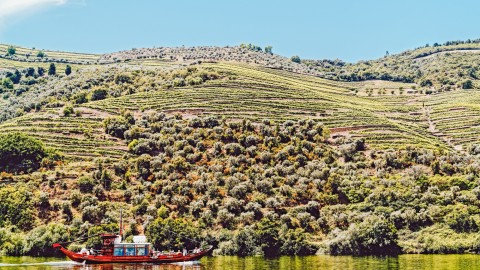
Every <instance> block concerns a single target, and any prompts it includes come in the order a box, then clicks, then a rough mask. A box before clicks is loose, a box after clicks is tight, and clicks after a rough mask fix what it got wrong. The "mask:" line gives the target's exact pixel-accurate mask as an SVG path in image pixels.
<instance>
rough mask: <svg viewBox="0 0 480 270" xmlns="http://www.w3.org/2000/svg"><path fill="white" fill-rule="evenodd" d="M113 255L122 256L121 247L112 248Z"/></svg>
mask: <svg viewBox="0 0 480 270" xmlns="http://www.w3.org/2000/svg"><path fill="white" fill-rule="evenodd" d="M113 256H123V247H115V248H114V249H113Z"/></svg>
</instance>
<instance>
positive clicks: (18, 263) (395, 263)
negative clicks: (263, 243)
mask: <svg viewBox="0 0 480 270" xmlns="http://www.w3.org/2000/svg"><path fill="white" fill-rule="evenodd" d="M7 269H42V270H43V269H45V270H47V269H48V270H61V269H79V270H80V269H85V270H90V269H91V270H114V269H152V270H183V269H185V270H188V269H195V270H203V269H233V270H235V269H252V270H253V269H255V270H256V269H285V270H286V269H342V270H344V269H372V270H373V269H375V270H377V269H411V270H420V269H445V270H447V269H448V270H460V269H462V270H464V269H480V255H400V256H398V257H351V256H338V257H334V256H305V257H280V258H276V259H265V258H261V257H248V258H239V257H227V256H220V257H207V258H203V259H202V260H201V261H199V262H189V263H179V264H168V265H145V264H133V265H132V264H111V265H86V266H84V265H82V264H77V263H74V262H72V261H68V260H63V259H59V258H33V257H0V270H7Z"/></svg>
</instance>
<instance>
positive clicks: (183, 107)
mask: <svg viewBox="0 0 480 270" xmlns="http://www.w3.org/2000/svg"><path fill="white" fill-rule="evenodd" d="M205 66H206V67H209V68H213V69H215V70H218V71H219V72H224V73H229V74H231V76H230V79H225V80H221V81H213V82H210V83H208V84H206V85H203V86H200V87H187V88H181V89H174V90H165V91H154V92H145V93H139V94H134V95H129V96H124V97H120V98H115V99H106V100H102V101H96V102H92V103H88V104H86V106H87V107H90V108H93V109H98V110H102V111H106V112H109V113H113V114H115V113H119V112H120V111H121V110H122V109H128V110H132V111H145V110H159V111H164V112H168V113H171V114H175V113H181V114H183V115H184V117H190V116H192V115H218V116H225V117H227V118H237V119H238V118H243V117H245V118H249V119H252V120H255V121H260V120H262V119H265V118H268V119H273V120H282V121H283V120H287V119H301V118H310V119H316V120H318V121H320V122H322V123H324V124H325V125H326V126H328V127H329V128H330V129H331V131H332V135H333V136H337V135H348V134H351V135H352V136H354V137H364V138H366V140H367V142H368V143H369V144H370V145H371V147H374V148H382V149H384V148H392V147H395V148H396V147H399V146H404V145H407V144H408V145H419V146H423V147H427V148H433V147H442V148H448V147H449V146H448V144H447V143H446V142H444V141H443V140H442V139H440V138H438V137H437V136H434V135H433V134H432V133H431V132H429V131H428V122H427V119H426V118H425V116H424V115H422V114H421V113H420V112H421V104H419V103H415V104H413V105H412V104H410V103H411V99H412V97H411V96H391V97H390V96H389V97H388V98H386V97H378V96H375V97H362V96H355V95H354V92H353V91H352V89H353V90H354V89H356V88H357V87H358V85H357V84H346V83H336V82H333V81H328V80H324V79H320V78H315V77H311V76H303V75H298V74H294V73H289V72H285V71H278V70H272V69H265V68H260V67H252V66H246V65H237V64H206V65H205Z"/></svg>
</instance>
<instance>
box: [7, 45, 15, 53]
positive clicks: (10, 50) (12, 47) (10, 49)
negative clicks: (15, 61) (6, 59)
mask: <svg viewBox="0 0 480 270" xmlns="http://www.w3.org/2000/svg"><path fill="white" fill-rule="evenodd" d="M16 52H17V49H16V48H15V47H14V46H8V48H7V54H8V55H14V54H15V53H16Z"/></svg>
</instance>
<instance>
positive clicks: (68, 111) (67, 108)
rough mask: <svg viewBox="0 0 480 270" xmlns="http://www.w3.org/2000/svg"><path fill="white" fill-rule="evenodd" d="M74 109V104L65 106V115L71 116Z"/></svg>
mask: <svg viewBox="0 0 480 270" xmlns="http://www.w3.org/2000/svg"><path fill="white" fill-rule="evenodd" d="M74 113H75V112H74V110H73V106H72V105H65V107H63V116H66V117H69V116H71V115H72V114H74Z"/></svg>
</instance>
